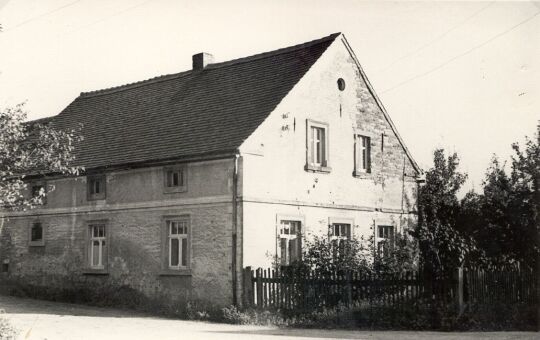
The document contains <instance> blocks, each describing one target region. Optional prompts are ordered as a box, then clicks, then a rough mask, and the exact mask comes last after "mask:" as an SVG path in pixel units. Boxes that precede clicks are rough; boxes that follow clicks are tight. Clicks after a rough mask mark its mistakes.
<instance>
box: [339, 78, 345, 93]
mask: <svg viewBox="0 0 540 340" xmlns="http://www.w3.org/2000/svg"><path fill="white" fill-rule="evenodd" d="M337 86H338V89H339V90H340V91H343V90H345V80H343V78H339V79H338V80H337Z"/></svg>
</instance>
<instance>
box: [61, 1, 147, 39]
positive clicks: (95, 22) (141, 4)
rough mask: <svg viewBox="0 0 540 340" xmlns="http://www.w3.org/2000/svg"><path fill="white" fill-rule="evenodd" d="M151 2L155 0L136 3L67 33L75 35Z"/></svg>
mask: <svg viewBox="0 0 540 340" xmlns="http://www.w3.org/2000/svg"><path fill="white" fill-rule="evenodd" d="M152 1H155V0H147V1H143V2H141V3H138V4H136V5H133V6H131V7H127V8H125V9H123V10H120V11H117V12H114V13H113V14H111V15H109V16H106V17H103V18H101V19H98V20H96V21H93V22H91V23H89V24H86V25H83V26H80V27H78V28H77V29H75V30H73V31H71V32H68V33H75V32H77V31H80V30H83V29H85V28H88V27H90V26H94V25H96V24H98V23H100V22H103V21H106V20H109V19H110V18H112V17H115V16H118V15H121V14H124V13H126V12H129V11H131V10H134V9H135V8H137V7H140V6H143V5H146V4H147V3H149V2H152Z"/></svg>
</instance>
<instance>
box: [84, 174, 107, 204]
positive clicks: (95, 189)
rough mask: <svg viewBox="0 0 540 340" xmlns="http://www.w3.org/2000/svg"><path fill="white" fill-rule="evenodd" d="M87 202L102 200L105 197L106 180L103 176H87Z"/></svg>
mask: <svg viewBox="0 0 540 340" xmlns="http://www.w3.org/2000/svg"><path fill="white" fill-rule="evenodd" d="M87 185H88V188H87V191H88V200H102V199H105V197H106V190H105V189H106V180H105V176H104V175H94V176H88V179H87Z"/></svg>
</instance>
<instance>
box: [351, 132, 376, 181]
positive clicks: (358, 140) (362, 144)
mask: <svg viewBox="0 0 540 340" xmlns="http://www.w3.org/2000/svg"><path fill="white" fill-rule="evenodd" d="M372 139H373V138H372V136H371V135H370V134H368V133H364V132H357V133H355V135H354V174H355V175H356V176H362V175H366V174H370V173H371V170H372V169H371V141H372Z"/></svg>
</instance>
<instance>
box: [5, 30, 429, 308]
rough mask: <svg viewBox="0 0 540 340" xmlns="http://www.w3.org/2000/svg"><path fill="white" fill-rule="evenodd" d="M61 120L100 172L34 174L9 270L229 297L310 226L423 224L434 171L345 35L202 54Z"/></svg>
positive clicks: (342, 229) (10, 228)
mask: <svg viewBox="0 0 540 340" xmlns="http://www.w3.org/2000/svg"><path fill="white" fill-rule="evenodd" d="M46 121H47V123H48V124H52V126H55V127H57V128H72V127H77V126H78V125H79V124H82V126H83V128H82V130H81V133H82V134H83V136H84V140H83V141H82V142H80V144H79V145H78V146H77V148H76V152H75V155H76V164H77V165H81V166H85V168H86V172H85V173H84V174H83V175H81V176H77V177H58V176H57V177H55V176H53V175H51V176H48V177H42V178H34V179H33V182H32V188H33V190H34V191H35V190H39V189H40V188H47V190H48V191H50V193H49V195H48V197H47V202H46V204H45V205H43V206H41V207H40V208H39V209H35V210H31V211H26V212H7V211H5V212H3V214H2V220H1V223H2V225H3V228H2V234H1V235H0V245H1V246H0V261H1V262H2V272H3V273H1V275H0V277H1V278H2V279H6V278H9V279H10V280H12V281H15V282H20V284H33V285H37V286H47V287H57V288H64V289H69V288H70V287H71V286H72V285H74V284H78V285H85V286H86V287H105V286H108V287H125V286H128V287H130V288H132V289H134V290H136V291H137V292H140V293H141V294H144V295H145V296H149V297H156V296H165V297H168V298H170V299H178V300H187V299H203V300H210V301H212V302H214V303H216V304H220V305H227V304H231V303H233V302H236V301H238V300H239V294H241V291H242V278H241V275H242V268H243V267H246V266H253V267H259V266H263V267H268V266H270V264H271V263H272V261H273V260H274V259H276V258H277V259H278V261H280V262H281V263H282V264H283V265H287V264H288V263H290V262H291V261H294V260H295V259H298V258H299V257H300V256H301V249H302V241H303V240H305V238H306V237H310V235H314V234H318V235H329V237H332V238H336V239H344V238H345V239H346V238H350V237H353V236H359V235H373V236H374V237H375V238H376V241H377V242H378V244H379V245H380V246H381V248H383V247H382V246H383V245H384V244H385V242H389V241H391V238H392V237H393V235H394V234H395V233H396V232H399V231H400V230H401V229H403V228H406V227H407V226H408V225H409V224H410V223H413V222H414V221H415V216H416V215H415V204H416V199H415V192H416V189H417V184H416V179H417V177H418V175H419V174H420V169H419V167H418V165H417V164H416V163H415V161H414V160H413V158H412V157H411V155H410V153H409V151H408V150H407V148H406V147H405V145H404V143H403V141H402V139H401V138H400V136H399V134H398V133H397V131H396V128H395V126H394V124H393V123H392V120H391V119H390V117H389V116H388V113H387V112H386V111H385V109H384V107H383V105H382V104H381V102H380V100H379V99H378V98H377V96H376V94H375V93H374V91H373V88H372V87H371V85H370V84H369V81H368V80H367V78H366V75H365V73H364V71H363V70H362V68H361V66H360V64H359V63H358V60H357V58H356V56H355V54H354V52H353V51H352V49H351V47H350V46H349V44H348V42H347V40H346V39H345V37H344V35H343V34H339V33H338V34H332V35H330V36H327V37H324V38H322V39H318V40H315V41H311V42H307V43H304V44H300V45H297V46H292V47H287V48H283V49H279V50H276V51H272V52H268V53H262V54H258V55H254V56H250V57H246V58H241V59H236V60H231V61H227V62H220V63H214V62H213V60H212V56H211V55H209V54H206V53H201V54H196V55H194V56H193V69H192V70H189V71H186V72H181V73H178V74H172V75H165V76H160V77H156V78H153V79H149V80H144V81H141V82H137V83H133V84H127V85H122V86H118V87H114V88H108V89H104V90H99V91H93V92H87V93H81V94H80V96H79V97H77V98H76V99H75V100H74V101H73V102H72V103H71V104H69V105H68V106H67V107H66V108H65V109H64V110H63V111H62V112H61V113H60V114H58V115H57V116H54V117H51V118H48V119H47V120H46ZM53 189H54V190H53ZM29 191H32V190H29ZM28 194H29V195H30V194H31V193H30V192H29V193H28Z"/></svg>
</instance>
